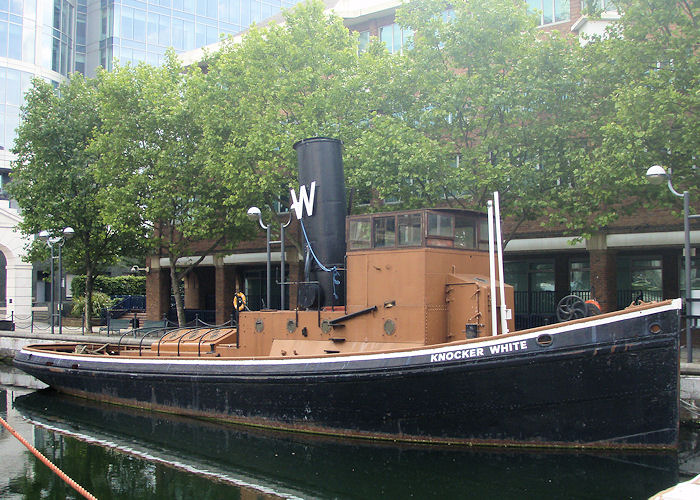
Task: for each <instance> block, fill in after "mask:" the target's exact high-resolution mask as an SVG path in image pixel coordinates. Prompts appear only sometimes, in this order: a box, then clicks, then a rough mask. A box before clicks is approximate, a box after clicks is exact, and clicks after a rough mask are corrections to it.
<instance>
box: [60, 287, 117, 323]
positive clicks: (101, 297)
mask: <svg viewBox="0 0 700 500" xmlns="http://www.w3.org/2000/svg"><path fill="white" fill-rule="evenodd" d="M114 303H115V300H114V299H112V298H110V296H109V295H108V294H106V293H102V292H93V294H92V309H91V314H90V317H92V318H99V317H100V314H102V310H103V309H108V308H110V307H112V306H113V305H114ZM84 314H85V296H73V308H72V309H71V311H70V315H71V316H73V317H75V318H79V317H81V316H83V315H84Z"/></svg>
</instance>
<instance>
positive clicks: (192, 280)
mask: <svg viewBox="0 0 700 500" xmlns="http://www.w3.org/2000/svg"><path fill="white" fill-rule="evenodd" d="M183 302H184V306H185V309H201V307H200V301H199V276H197V269H193V270H192V271H190V272H189V273H188V274H187V276H185V300H184V301H183Z"/></svg>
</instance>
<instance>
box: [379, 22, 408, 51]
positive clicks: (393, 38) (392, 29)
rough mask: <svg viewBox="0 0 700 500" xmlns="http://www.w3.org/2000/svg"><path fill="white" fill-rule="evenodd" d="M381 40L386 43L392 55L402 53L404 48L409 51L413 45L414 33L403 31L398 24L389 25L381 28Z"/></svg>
mask: <svg viewBox="0 0 700 500" xmlns="http://www.w3.org/2000/svg"><path fill="white" fill-rule="evenodd" d="M379 39H380V40H381V41H382V42H384V44H385V45H386V48H387V49H388V50H389V52H390V53H392V54H396V53H401V51H402V50H403V48H404V47H406V48H407V49H409V48H411V47H412V44H413V31H411V30H410V29H402V28H401V26H399V25H398V24H396V23H394V24H388V25H386V26H381V27H380V28H379Z"/></svg>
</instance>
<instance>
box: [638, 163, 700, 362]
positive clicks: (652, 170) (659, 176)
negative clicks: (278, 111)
mask: <svg viewBox="0 0 700 500" xmlns="http://www.w3.org/2000/svg"><path fill="white" fill-rule="evenodd" d="M646 175H647V180H648V181H649V182H650V183H651V184H657V185H658V184H663V183H664V182H667V183H668V189H669V190H670V191H671V193H673V194H674V196H678V197H679V198H683V231H684V233H685V343H686V348H687V349H688V363H692V362H693V344H692V338H691V336H690V323H691V321H690V309H691V307H690V304H691V303H692V291H691V288H692V287H691V283H690V267H691V265H692V264H691V258H690V219H697V218H700V215H689V212H690V195H689V193H688V191H683V193H682V194H681V193H679V192H678V191H676V190H675V189H673V185H672V184H671V175H670V174H669V173H668V172H666V169H665V168H664V167H662V166H661V165H653V166H651V167H649V169H648V170H647V174H646Z"/></svg>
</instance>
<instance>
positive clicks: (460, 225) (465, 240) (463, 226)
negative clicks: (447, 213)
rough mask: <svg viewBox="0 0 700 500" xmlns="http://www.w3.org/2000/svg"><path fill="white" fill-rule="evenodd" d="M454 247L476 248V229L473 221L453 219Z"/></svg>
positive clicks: (463, 218)
mask: <svg viewBox="0 0 700 500" xmlns="http://www.w3.org/2000/svg"><path fill="white" fill-rule="evenodd" d="M455 247H457V248H469V249H474V248H476V227H475V221H474V220H473V219H467V218H466V217H459V216H456V217H455Z"/></svg>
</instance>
